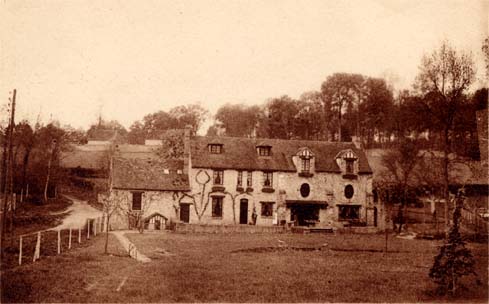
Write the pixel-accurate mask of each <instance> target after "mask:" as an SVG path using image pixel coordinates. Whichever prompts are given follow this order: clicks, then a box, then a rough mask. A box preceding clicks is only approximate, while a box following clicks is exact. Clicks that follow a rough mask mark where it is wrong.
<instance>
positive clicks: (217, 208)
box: [212, 196, 222, 217]
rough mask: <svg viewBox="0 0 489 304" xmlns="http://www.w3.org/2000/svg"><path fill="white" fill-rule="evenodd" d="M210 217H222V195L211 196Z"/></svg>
mask: <svg viewBox="0 0 489 304" xmlns="http://www.w3.org/2000/svg"><path fill="white" fill-rule="evenodd" d="M212 217H222V196H213V197H212Z"/></svg>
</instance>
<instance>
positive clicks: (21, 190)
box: [20, 189, 24, 204]
mask: <svg viewBox="0 0 489 304" xmlns="http://www.w3.org/2000/svg"><path fill="white" fill-rule="evenodd" d="M23 202H24V189H20V203H21V204H22V203H23Z"/></svg>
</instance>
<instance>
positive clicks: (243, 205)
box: [239, 198, 248, 224]
mask: <svg viewBox="0 0 489 304" xmlns="http://www.w3.org/2000/svg"><path fill="white" fill-rule="evenodd" d="M239 223H240V224H248V200H247V199H245V198H243V199H241V200H240V201H239Z"/></svg>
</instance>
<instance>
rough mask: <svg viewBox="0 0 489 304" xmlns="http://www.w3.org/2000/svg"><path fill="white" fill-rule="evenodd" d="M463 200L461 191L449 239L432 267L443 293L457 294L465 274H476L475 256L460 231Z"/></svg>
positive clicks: (433, 277) (433, 275) (431, 273)
mask: <svg viewBox="0 0 489 304" xmlns="http://www.w3.org/2000/svg"><path fill="white" fill-rule="evenodd" d="M463 202H464V197H463V193H459V195H458V197H457V198H456V207H455V210H454V212H453V225H452V227H451V228H450V232H449V234H448V239H446V241H445V243H444V244H443V245H442V246H441V247H440V252H439V253H438V255H437V256H436V257H435V261H434V263H433V266H432V268H431V269H430V274H429V276H430V278H431V279H432V280H433V281H434V282H435V283H436V284H437V285H438V291H439V292H440V293H441V294H445V293H447V292H450V293H451V294H452V295H455V293H456V292H457V289H458V288H459V287H460V286H459V282H460V279H461V278H462V277H463V276H467V275H471V274H473V275H476V273H475V260H474V257H473V256H472V253H471V252H470V250H469V249H468V248H466V247H465V242H464V240H463V239H462V236H461V235H460V231H459V225H460V216H461V209H462V206H463Z"/></svg>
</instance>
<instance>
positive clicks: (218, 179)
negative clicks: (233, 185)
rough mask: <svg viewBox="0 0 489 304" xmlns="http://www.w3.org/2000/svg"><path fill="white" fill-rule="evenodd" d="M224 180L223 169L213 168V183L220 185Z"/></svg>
mask: <svg viewBox="0 0 489 304" xmlns="http://www.w3.org/2000/svg"><path fill="white" fill-rule="evenodd" d="M223 182H224V171H222V170H214V185H222V184H223Z"/></svg>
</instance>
